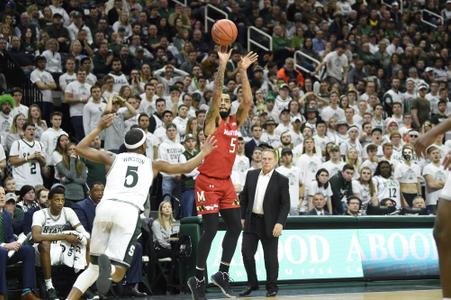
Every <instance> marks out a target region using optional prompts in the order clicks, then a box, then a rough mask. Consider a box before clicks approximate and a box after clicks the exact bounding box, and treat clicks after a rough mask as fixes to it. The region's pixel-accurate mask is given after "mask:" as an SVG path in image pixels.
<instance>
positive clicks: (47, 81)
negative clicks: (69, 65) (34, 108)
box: [30, 56, 57, 120]
mask: <svg viewBox="0 0 451 300" xmlns="http://www.w3.org/2000/svg"><path fill="white" fill-rule="evenodd" d="M35 63H36V69H34V71H33V72H31V74H30V80H31V82H32V83H33V84H35V85H36V87H37V88H38V89H39V90H40V91H41V93H42V101H43V103H42V110H43V119H44V120H49V117H50V114H51V113H52V112H53V106H54V103H53V96H52V90H55V89H56V87H57V86H56V83H55V80H53V77H52V75H51V74H50V73H49V72H47V71H46V64H47V59H46V58H45V57H44V56H38V57H36V61H35Z"/></svg>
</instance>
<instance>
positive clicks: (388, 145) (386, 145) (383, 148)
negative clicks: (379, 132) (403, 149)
mask: <svg viewBox="0 0 451 300" xmlns="http://www.w3.org/2000/svg"><path fill="white" fill-rule="evenodd" d="M387 147H392V148H393V144H392V143H384V144H383V145H382V151H384V150H385V148H387Z"/></svg>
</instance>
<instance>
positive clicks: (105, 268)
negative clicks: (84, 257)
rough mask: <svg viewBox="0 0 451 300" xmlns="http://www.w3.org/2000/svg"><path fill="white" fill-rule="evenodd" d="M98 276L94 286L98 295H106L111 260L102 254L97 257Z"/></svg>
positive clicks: (109, 285) (109, 283)
mask: <svg viewBox="0 0 451 300" xmlns="http://www.w3.org/2000/svg"><path fill="white" fill-rule="evenodd" d="M98 264H99V277H98V278H97V282H96V287H97V291H98V292H99V294H100V295H106V294H107V293H108V291H109V290H110V287H111V262H110V259H109V258H108V256H106V255H105V254H102V255H100V256H99V258H98Z"/></svg>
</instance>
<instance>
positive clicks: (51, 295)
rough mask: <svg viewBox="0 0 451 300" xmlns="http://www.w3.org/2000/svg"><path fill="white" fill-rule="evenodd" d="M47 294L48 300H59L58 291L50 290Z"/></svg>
mask: <svg viewBox="0 0 451 300" xmlns="http://www.w3.org/2000/svg"><path fill="white" fill-rule="evenodd" d="M46 292H47V299H48V300H59V298H58V295H57V294H56V290H55V289H54V288H51V289H48V290H47V291H46Z"/></svg>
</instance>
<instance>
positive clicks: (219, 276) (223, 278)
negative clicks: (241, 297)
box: [210, 272, 236, 298]
mask: <svg viewBox="0 0 451 300" xmlns="http://www.w3.org/2000/svg"><path fill="white" fill-rule="evenodd" d="M210 279H211V282H213V284H214V285H216V286H217V287H218V288H220V289H221V291H222V293H223V294H224V296H226V297H228V298H236V296H235V295H234V294H233V291H232V289H231V288H230V282H229V274H228V273H226V272H216V273H215V274H213V275H211V278H210Z"/></svg>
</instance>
